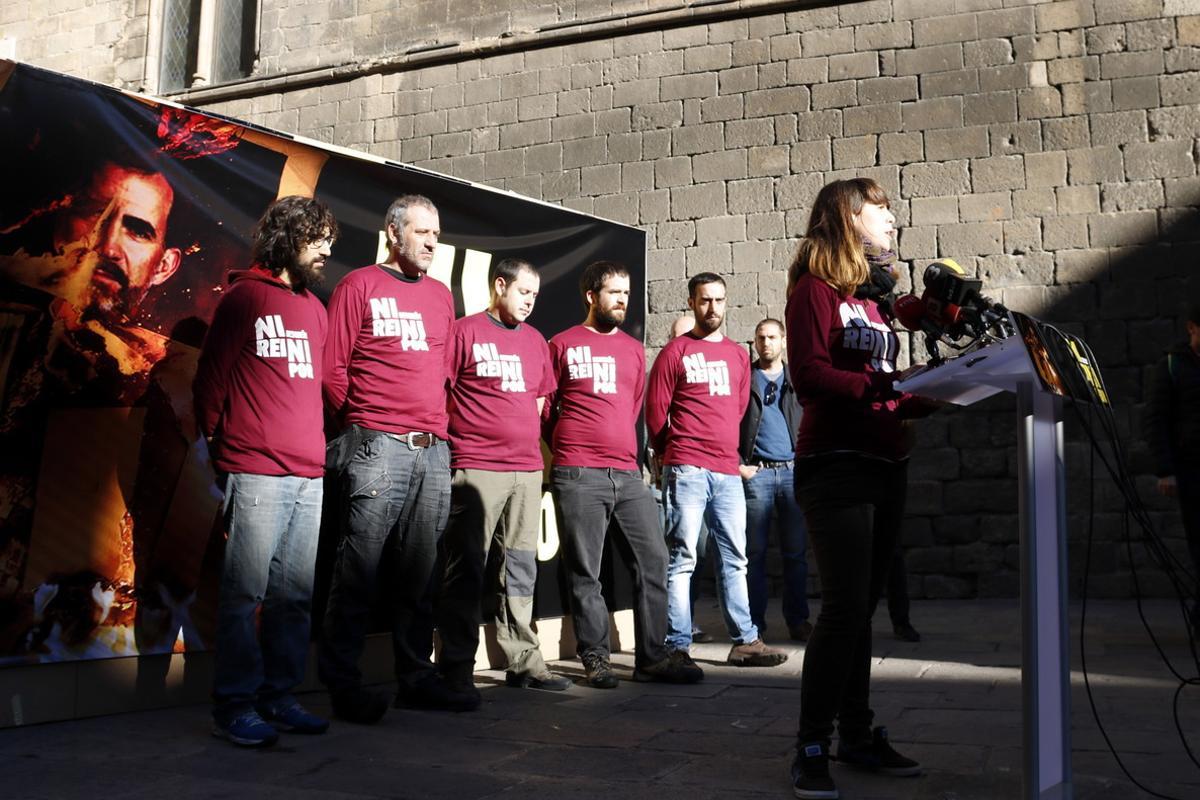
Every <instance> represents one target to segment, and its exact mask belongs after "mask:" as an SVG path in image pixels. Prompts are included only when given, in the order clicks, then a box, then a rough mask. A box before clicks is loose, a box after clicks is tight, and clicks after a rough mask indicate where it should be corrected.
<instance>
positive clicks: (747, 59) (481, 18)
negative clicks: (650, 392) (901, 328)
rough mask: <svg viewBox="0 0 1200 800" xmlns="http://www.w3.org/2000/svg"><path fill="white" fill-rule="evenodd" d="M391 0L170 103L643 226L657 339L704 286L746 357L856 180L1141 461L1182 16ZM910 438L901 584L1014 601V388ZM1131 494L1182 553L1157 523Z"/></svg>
mask: <svg viewBox="0 0 1200 800" xmlns="http://www.w3.org/2000/svg"><path fill="white" fill-rule="evenodd" d="M14 5H15V4H13V3H11V2H9V0H3V3H0V9H4V13H12V12H11V11H10V8H11V7H13V6H14ZM395 5H396V4H394V3H384V2H382V0H358V2H351V0H343V2H340V3H339V2H335V3H332V4H325V3H315V2H314V3H299V4H296V3H293V4H292V5H290V6H288V7H286V8H284V7H283V6H282V5H281V4H278V3H273V2H268V3H267V4H266V6H265V10H264V16H263V19H264V26H263V30H264V34H263V53H262V61H261V64H262V66H263V73H262V76H261V77H262V79H263V80H262V81H261V82H259V83H257V84H254V83H252V84H248V85H245V86H243V87H241V88H239V89H237V90H236V91H223V90H221V89H219V88H218V89H213V90H208V91H206V92H203V93H195V94H193V95H191V96H189V97H188V98H185V100H186V101H187V102H190V103H193V104H196V105H200V106H202V107H205V108H211V109H212V110H215V111H219V112H221V113H224V114H229V115H232V116H235V117H240V118H244V119H248V120H252V121H254V122H257V123H260V124H263V125H267V126H270V127H274V128H278V129H281V130H285V131H290V132H297V133H300V134H303V135H306V136H310V137H313V138H316V139H320V140H324V141H330V142H336V143H337V144H341V145H346V146H350V147H355V148H359V149H362V150H366V151H369V152H373V153H376V154H378V155H381V156H385V157H388V158H393V159H399V160H402V161H406V162H411V163H414V164H417V165H420V166H423V167H428V168H431V169H435V170H438V171H441V172H444V173H447V174H451V175H455V176H457V177H460V178H464V179H469V180H474V181H482V182H486V183H489V184H493V185H496V186H500V187H504V188H508V189H512V190H514V191H517V192H521V193H523V194H526V195H530V196H532V197H537V198H541V199H543V200H547V201H551V202H557V203H562V204H564V205H566V206H569V207H572V208H576V209H581V210H584V211H587V212H591V213H595V214H597V215H600V216H604V217H609V218H612V219H615V220H619V221H622V222H626V223H629V224H633V225H637V226H640V227H642V228H644V229H645V230H646V231H647V233H648V235H649V247H650V251H649V253H648V257H649V265H650V269H649V286H648V295H649V296H648V298H647V303H648V311H649V315H648V334H647V338H648V341H649V342H650V343H651V344H652V345H655V346H657V345H659V344H661V342H662V340H663V338H664V335H665V332H666V329H667V326H668V324H669V322H670V321H671V320H672V319H673V318H674V317H675V316H676V315H677V314H679V313H680V311H681V310H682V309H683V308H684V305H685V291H686V290H685V285H686V281H687V278H688V276H690V275H692V274H694V273H696V272H699V271H702V270H714V271H717V272H720V273H722V274H724V275H725V276H726V277H727V279H728V281H729V296H730V300H731V303H732V305H733V306H734V307H733V308H732V310H731V312H730V315H729V332H730V334H731V335H732V336H733V337H734V338H737V339H740V340H743V341H748V340H749V338H750V336H751V332H752V328H753V325H754V324H755V322H756V321H757V320H758V319H759V318H761V317H762V316H765V315H773V316H779V315H781V314H782V312H783V302H784V297H783V292H784V268H785V266H786V264H787V263H788V260H789V258H790V256H791V254H792V252H793V250H794V248H795V244H796V240H797V237H798V236H799V235H800V234H801V233H802V231H803V229H804V225H805V222H806V217H807V213H808V206H809V204H810V203H811V200H812V198H813V197H814V196H815V194H816V191H817V189H819V188H820V186H821V185H823V184H824V183H825V182H827V181H829V180H831V179H834V178H838V177H844V176H850V175H869V176H872V177H874V178H876V179H878V180H879V181H880V182H881V183H882V184H883V185H884V186H885V187H886V188H887V190H888V191H889V193H890V194H891V196H892V198H893V199H894V201H895V210H896V212H897V214H898V217H899V221H900V224H901V226H902V227H903V230H902V233H901V237H900V252H901V256H902V258H904V259H906V260H908V261H910V262H911V264H912V274H914V275H916V276H918V281H919V275H920V271H921V270H922V269H923V267H924V266H925V264H927V263H928V262H929V261H930V260H932V259H934V258H937V257H944V256H949V257H953V258H955V259H956V260H958V261H959V263H961V264H963V265H964V266H965V267H967V268H968V269H969V270H971V271H973V272H976V273H977V274H978V275H979V276H980V277H982V278H983V279H984V280H985V286H986V289H987V291H988V293H989V294H990V295H992V296H993V297H995V298H996V299H998V300H1000V301H1002V302H1004V303H1005V304H1007V305H1008V306H1009V307H1011V308H1014V309H1017V310H1022V311H1026V312H1029V313H1031V314H1034V315H1037V316H1039V317H1041V318H1044V319H1046V320H1049V321H1052V322H1055V323H1057V324H1061V325H1062V326H1063V327H1065V328H1068V329H1070V330H1073V331H1075V332H1078V333H1081V334H1083V335H1084V336H1085V337H1086V338H1087V339H1088V340H1089V341H1090V342H1091V343H1092V344H1093V346H1094V347H1095V349H1096V351H1097V354H1098V356H1099V359H1100V363H1101V366H1102V368H1103V370H1104V374H1105V375H1106V377H1107V378H1108V380H1109V383H1110V388H1111V390H1112V394H1113V396H1114V402H1115V406H1116V415H1117V418H1118V422H1119V424H1120V426H1121V429H1122V431H1123V435H1124V436H1125V437H1126V444H1127V446H1128V448H1129V450H1130V452H1131V456H1132V463H1133V466H1134V467H1135V471H1139V470H1140V471H1142V472H1143V473H1144V471H1145V469H1146V468H1147V467H1148V464H1147V463H1146V458H1145V450H1144V447H1142V446H1141V445H1140V443H1139V441H1138V436H1139V426H1138V425H1137V417H1138V414H1137V409H1138V404H1139V403H1140V402H1141V400H1142V386H1143V382H1144V378H1145V374H1146V371H1147V369H1148V367H1149V365H1150V364H1152V363H1153V361H1154V360H1155V359H1156V357H1157V355H1158V354H1159V353H1160V352H1161V349H1162V348H1163V347H1164V346H1165V345H1166V344H1168V343H1169V342H1171V341H1172V340H1173V339H1175V338H1176V337H1177V336H1178V335H1179V333H1180V322H1181V321H1180V317H1179V315H1180V312H1181V307H1182V303H1183V301H1184V300H1186V299H1187V298H1188V296H1189V293H1191V294H1193V295H1194V294H1195V293H1196V292H1197V290H1198V289H1200V285H1198V283H1197V281H1196V279H1193V278H1192V277H1191V273H1192V271H1193V269H1194V267H1193V264H1194V261H1195V248H1196V245H1195V242H1196V240H1197V239H1198V238H1200V226H1197V224H1196V223H1197V213H1196V210H1197V209H1196V207H1197V205H1198V204H1200V180H1198V178H1197V174H1196V155H1197V153H1196V143H1197V141H1196V140H1197V137H1198V136H1200V74H1198V72H1197V69H1198V68H1200V0H1069V1H1067V2H1037V1H1036V0H868V2H850V3H841V4H827V5H824V6H816V7H810V8H804V9H801V10H796V11H785V10H782V9H780V7H779V4H772V3H769V2H763V3H759V4H755V3H753V2H750V3H740V4H739V3H717V4H713V5H711V6H705V7H700V8H697V9H691V10H687V11H686V13H682V12H681V10H680V4H678V3H674V2H635V3H619V2H613V3H596V4H591V3H584V2H582V0H581V1H580V2H577V3H574V4H570V3H568V4H560V3H555V4H550V3H544V4H539V3H512V4H509V5H511V6H512V7H513V10H511V11H503V12H495V13H494V14H492V13H489V14H487V15H485V14H483V13H482V12H483V10H484V9H485V7H486V8H487V9H494V8H495V7H496V6H498V5H501V4H497V3H475V2H463V3H458V2H455V0H444V1H443V2H429V3H417V4H403V5H404V7H405V10H396V9H395V8H394V6H395ZM739 9H740V10H739ZM652 12H653V13H652ZM325 14H328V21H326V19H325V17H324V16H323V15H325ZM406 14H411V15H414V16H412V17H406V16H404V15H406ZM621 14H627V17H625V18H622V17H621V16H620V15H621ZM605 15H608V16H612V15H616V16H614V17H613V19H610V20H608V21H605V19H604V17H605ZM425 19H427V20H428V22H427V23H426V22H421V21H420V20H425ZM406 20H410V21H412V24H407V23H406V22H405V21H406ZM569 20H575V21H576V22H578V23H579V24H578V25H577V26H575V27H570V26H567V27H556V26H558V25H560V24H561V23H563V22H564V21H569ZM589 21H590V22H589ZM634 22H636V24H632V23H634ZM584 23H588V24H584ZM20 24H32V23H20ZM6 28H7V26H6ZM506 31H507V32H512V33H514V35H513V36H508V37H498V34H501V33H504V32H506ZM487 37H498V38H494V39H488V41H487V46H486V47H482V46H478V42H479V41H480V40H481V39H486V38H487ZM456 42H457V43H459V44H457V45H456V44H454V43H456ZM472 42H474V43H475V44H472ZM436 43H441V44H442V45H445V46H444V47H442V48H441V49H438V50H421V49H420V47H421V46H422V45H424V44H436ZM414 48H416V49H414ZM431 54H433V55H431ZM18 55H20V54H18ZM30 60H34V61H36V62H38V63H45V64H46V65H47V66H55V63H54V62H53V61H52V60H50V59H46V60H42V61H38V59H35V58H31V59H30ZM339 65H341V66H339ZM324 67H338V69H330V70H326V71H325V72H320V71H319V69H318V68H324ZM59 68H61V67H59ZM301 68H305V69H316V70H318V71H316V72H313V73H311V74H310V75H309V76H308V77H307V78H305V82H304V83H303V88H287V87H284V86H283V85H282V83H281V81H279V80H277V79H278V78H279V77H280V76H281V75H282V74H283V71H287V70H296V69H301ZM81 69H83V72H82V73H81V74H84V75H86V76H88V77H95V75H94V74H88V72H87V69H86V68H82V67H81ZM72 71H73V70H72ZM295 78H296V76H295V75H291V77H290V78H289V80H294V79H295ZM906 285H907V284H906ZM917 357H920V354H919V353H918V354H917ZM1068 430H1069V434H1070V437H1071V444H1070V448H1069V449H1070V453H1069V458H1070V463H1071V483H1070V490H1071V523H1072V532H1071V556H1072V563H1071V569H1072V575H1073V578H1074V579H1075V580H1076V582H1077V581H1078V578H1079V576H1080V574H1081V570H1082V552H1083V551H1082V543H1083V541H1084V537H1085V535H1086V534H1087V533H1088V527H1087V525H1086V522H1087V521H1089V520H1094V522H1095V535H1096V537H1097V543H1096V546H1095V547H1094V549H1093V566H1092V571H1093V589H1094V590H1096V591H1100V592H1103V593H1106V594H1117V595H1122V594H1127V593H1128V592H1130V591H1131V581H1130V571H1129V569H1128V564H1127V561H1128V558H1127V555H1126V552H1125V548H1124V545H1123V543H1122V542H1121V539H1122V536H1123V533H1122V515H1121V508H1122V506H1121V503H1120V501H1119V498H1118V497H1117V495H1116V493H1115V491H1114V490H1112V489H1111V488H1110V484H1109V482H1108V479H1107V477H1106V476H1100V477H1101V478H1102V479H1101V480H1098V481H1097V482H1095V484H1094V486H1095V490H1096V513H1095V514H1094V515H1093V514H1092V513H1091V510H1090V509H1091V507H1090V498H1089V489H1090V488H1091V485H1092V484H1090V483H1089V481H1088V480H1087V475H1086V468H1087V465H1088V448H1087V447H1086V446H1085V445H1084V444H1082V440H1081V438H1080V433H1079V431H1078V429H1077V426H1076V424H1075V422H1074V420H1071V421H1069V424H1068ZM919 439H920V446H919V448H918V449H917V451H916V453H915V454H914V458H913V464H912V470H911V481H912V483H911V487H912V491H911V492H910V512H911V519H910V522H909V524H908V525H907V528H906V531H905V537H906V538H905V543H906V544H907V545H908V546H909V547H910V551H909V554H908V562H909V570H910V585H911V588H912V591H913V592H914V594H916V595H923V596H932V597H938V596H970V595H976V594H978V595H983V596H989V595H1013V594H1016V592H1017V589H1018V573H1017V527H1018V522H1017V491H1016V477H1015V476H1016V463H1015V462H1016V458H1015V420H1014V418H1013V415H1012V404H1011V402H1009V401H1006V400H1002V399H1001V400H994V401H990V402H988V403H985V404H982V407H981V408H975V409H970V410H956V411H947V412H943V413H941V414H939V415H937V416H935V417H933V418H931V419H929V420H926V421H924V422H923V423H921V426H920V429H919ZM1100 469H1101V468H1100V467H1099V466H1097V470H1098V471H1099V470H1100ZM1140 486H1141V488H1142V490H1143V494H1144V495H1145V496H1146V497H1147V499H1148V500H1150V502H1151V503H1152V505H1153V506H1154V507H1155V508H1156V509H1157V510H1156V511H1155V515H1154V516H1155V519H1156V520H1157V521H1158V522H1159V523H1160V526H1161V527H1162V529H1163V530H1164V531H1165V533H1166V534H1167V535H1168V537H1169V539H1170V542H1171V546H1172V547H1173V548H1175V549H1176V550H1177V552H1179V553H1180V554H1181V555H1182V554H1183V553H1184V549H1183V546H1182V533H1181V530H1180V528H1179V523H1178V517H1177V515H1176V514H1175V513H1174V510H1173V507H1172V506H1171V505H1170V504H1168V503H1166V502H1165V501H1161V500H1157V499H1155V498H1153V497H1152V491H1151V488H1152V481H1151V480H1150V478H1149V477H1148V476H1146V475H1144V474H1143V476H1142V478H1141V483H1140ZM1141 552H1142V551H1141V550H1140V548H1138V547H1135V560H1137V561H1139V563H1140V562H1144V561H1145V559H1144V558H1143V557H1142V556H1141V555H1140V553H1141ZM1142 588H1143V589H1147V588H1149V589H1150V590H1152V591H1161V590H1163V588H1164V583H1163V581H1162V580H1161V576H1157V575H1154V574H1150V575H1148V576H1144V578H1143V581H1142Z"/></svg>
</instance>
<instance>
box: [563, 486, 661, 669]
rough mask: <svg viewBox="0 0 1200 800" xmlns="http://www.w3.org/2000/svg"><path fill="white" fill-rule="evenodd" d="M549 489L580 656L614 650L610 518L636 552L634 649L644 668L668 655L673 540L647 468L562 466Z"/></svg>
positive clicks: (606, 652) (638, 660)
mask: <svg viewBox="0 0 1200 800" xmlns="http://www.w3.org/2000/svg"><path fill="white" fill-rule="evenodd" d="M550 488H551V490H552V491H553V492H554V498H555V501H556V503H555V505H556V506H557V507H558V513H559V522H560V525H559V529H560V536H561V539H562V555H563V565H564V567H565V568H566V570H567V580H568V584H569V586H570V591H571V620H572V622H573V623H574V625H575V639H576V641H577V643H578V644H577V645H576V650H577V652H578V653H579V655H580V656H583V655H585V654H587V653H595V654H598V655H604V656H607V655H608V654H609V624H608V607H607V606H606V605H605V603H604V597H603V596H602V595H601V593H600V562H601V560H602V559H603V557H604V537H605V535H606V533H607V531H608V526H609V523H610V522H611V521H614V520H615V521H616V523H617V525H618V526H619V528H620V531H621V535H622V536H623V537H624V538H625V541H626V542H627V543H628V544H629V550H630V551H631V552H632V554H633V580H634V584H633V592H634V629H635V637H634V638H635V644H634V651H635V656H636V660H637V663H638V665H639V666H643V665H646V664H652V663H654V662H656V661H659V660H661V659H663V658H666V656H667V650H666V646H665V645H664V644H663V641H664V640H665V638H666V635H667V545H666V541H665V540H664V539H663V532H662V525H661V523H660V521H659V516H658V506H657V505H656V504H655V502H654V496H653V495H652V494H651V492H650V488H649V487H648V486H646V484H645V483H643V482H642V476H641V473H640V472H637V471H635V470H623V469H602V468H594V467H555V468H554V469H553V470H552V471H551V482H550Z"/></svg>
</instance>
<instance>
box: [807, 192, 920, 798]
mask: <svg viewBox="0 0 1200 800" xmlns="http://www.w3.org/2000/svg"><path fill="white" fill-rule="evenodd" d="M895 231H896V218H895V216H894V215H893V214H892V211H891V209H890V208H889V203H888V198H887V194H886V193H885V192H884V191H883V188H882V187H880V185H879V184H878V183H876V182H875V181H873V180H869V179H866V178H855V179H851V180H841V181H834V182H833V183H830V184H828V185H826V186H825V187H824V188H823V189H821V191H820V192H819V193H818V194H817V198H816V200H815V201H814V203H813V208H812V215H811V216H810V218H809V223H808V230H807V232H806V233H805V235H804V239H803V240H801V242H800V246H799V249H798V250H797V252H796V257H795V259H794V260H793V262H792V265H791V268H790V269H789V271H788V301H787V311H786V320H787V343H788V347H787V350H788V368H789V369H790V370H791V379H792V385H793V386H795V387H796V393H797V395H798V397H799V399H800V402H801V403H803V405H804V416H803V418H802V420H801V423H800V430H799V433H798V434H797V440H796V466H795V491H796V500H797V502H798V503H799V504H800V507H801V508H802V509H803V510H804V515H805V519H806V521H807V523H808V531H809V541H811V542H812V548H813V553H814V555H815V556H816V561H817V568H818V570H819V571H820V576H821V613H820V616H819V617H818V618H817V624H816V627H815V629H814V630H813V633H812V636H811V638H810V639H809V641H808V646H807V649H806V652H805V656H804V669H803V672H802V678H801V689H800V727H799V731H798V734H797V754H796V760H795V762H794V763H793V765H792V779H793V782H794V788H795V794H796V796H797V797H799V798H818V799H821V800H828V799H829V798H837V797H838V791H837V787H836V786H835V785H834V782H833V779H832V778H831V777H830V774H829V761H830V760H831V759H832V760H834V761H836V762H838V763H839V764H842V765H846V766H851V767H857V768H860V769H865V770H869V771H872V772H875V773H878V774H883V775H893V776H908V775H917V774H919V773H920V771H921V766H920V764H918V763H917V762H916V761H914V760H912V759H911V758H906V757H905V756H903V755H901V754H900V753H898V752H896V750H895V749H893V748H892V746H891V744H889V742H888V738H887V729H886V728H883V727H872V723H873V722H874V712H873V711H872V710H871V706H870V700H869V694H870V681H871V615H872V613H873V612H874V610H875V606H876V603H877V602H878V600H879V597H880V594H881V592H882V590H883V588H884V587H885V586H886V585H887V571H888V566H889V563H890V561H891V558H892V552H893V549H894V548H895V546H896V543H897V540H898V537H899V534H900V521H901V518H902V516H903V514H904V496H905V488H906V483H907V464H908V452H909V449H910V447H911V435H910V433H909V426H908V425H906V424H905V420H906V419H908V418H910V417H913V416H922V415H924V414H928V413H929V412H930V411H931V410H932V409H933V406H932V405H931V404H930V403H928V402H926V401H922V400H919V399H918V398H915V397H912V396H910V395H905V394H902V393H900V392H897V391H896V390H895V388H894V387H893V384H894V383H895V382H896V380H897V379H898V375H897V372H896V356H897V353H898V351H899V340H898V339H897V337H896V334H895V333H894V332H893V331H892V328H891V321H892V318H891V314H890V304H889V300H890V297H891V294H892V290H893V288H894V286H895V283H896V280H895V262H896V254H895V252H894V251H893V250H892V240H893V237H894V235H895ZM835 720H836V723H837V729H838V747H837V752H836V754H835V755H834V754H831V752H830V740H831V738H832V736H833V732H834V723H835Z"/></svg>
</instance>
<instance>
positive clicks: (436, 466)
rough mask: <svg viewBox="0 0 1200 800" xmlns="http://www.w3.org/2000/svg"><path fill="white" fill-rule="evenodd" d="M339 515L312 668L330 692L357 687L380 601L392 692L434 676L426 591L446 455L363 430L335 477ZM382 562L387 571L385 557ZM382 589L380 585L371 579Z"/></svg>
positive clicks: (446, 487)
mask: <svg viewBox="0 0 1200 800" xmlns="http://www.w3.org/2000/svg"><path fill="white" fill-rule="evenodd" d="M344 485H345V492H346V496H347V498H348V500H347V507H348V511H347V518H346V520H345V529H344V531H343V535H342V539H341V541H340V542H339V544H338V554H337V560H336V562H335V563H334V567H333V583H332V585H331V587H330V590H329V604H328V605H327V606H326V608H325V623H324V629H323V635H322V639H321V646H320V649H319V651H318V659H317V667H318V674H319V676H320V678H321V682H322V683H324V684H325V685H326V686H327V687H329V690H330V691H331V692H335V693H336V692H340V691H345V690H347V689H351V688H354V687H357V686H358V685H359V683H360V682H361V681H362V673H361V672H360V670H359V667H358V660H359V658H360V657H361V656H362V651H363V646H364V641H365V637H366V635H367V631H368V628H369V626H370V622H371V612H372V609H373V608H374V606H375V603H376V601H377V600H378V598H379V597H380V596H382V597H384V598H386V600H387V605H388V607H389V610H390V612H391V627H392V630H391V633H392V649H393V652H394V653H395V657H396V680H397V681H398V682H399V683H400V687H401V691H403V690H404V689H406V688H411V687H413V686H415V685H416V684H417V683H419V682H421V681H422V680H424V679H426V678H428V677H430V676H431V675H433V674H434V667H433V663H432V661H431V657H432V655H433V609H432V601H433V592H434V589H435V586H436V579H437V575H436V572H435V565H436V563H437V553H438V542H439V540H440V539H441V538H442V531H443V530H444V529H445V527H446V515H447V513H448V512H449V508H450V448H449V446H448V445H447V444H446V443H445V442H438V443H437V444H435V445H433V446H432V447H427V448H419V449H415V450H414V449H412V448H410V447H409V446H408V445H407V444H405V443H403V442H399V441H397V440H395V439H393V438H391V437H390V436H386V435H384V434H381V433H378V432H370V435H368V436H366V437H364V438H363V441H362V442H361V443H360V444H359V446H358V449H357V450H356V451H355V452H354V456H353V458H352V459H351V460H350V463H349V466H347V468H346V473H345V476H344ZM385 559H390V560H391V564H390V565H388V566H389V567H390V571H388V570H385V569H384V568H385V564H384V560H385ZM381 571H382V572H384V573H385V574H388V575H389V577H390V579H391V581H392V582H391V583H390V584H389V585H386V586H385V585H381V583H382V581H381V580H380V577H381V576H380V573H381Z"/></svg>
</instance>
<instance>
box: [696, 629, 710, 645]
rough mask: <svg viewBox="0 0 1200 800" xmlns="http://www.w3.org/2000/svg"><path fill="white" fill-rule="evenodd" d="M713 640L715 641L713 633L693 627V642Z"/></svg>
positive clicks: (705, 642) (704, 642)
mask: <svg viewBox="0 0 1200 800" xmlns="http://www.w3.org/2000/svg"><path fill="white" fill-rule="evenodd" d="M711 641H713V635H712V634H711V633H706V632H705V631H702V630H700V629H699V628H695V627H693V628H692V642H693V643H694V644H708V643H709V642H711Z"/></svg>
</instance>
